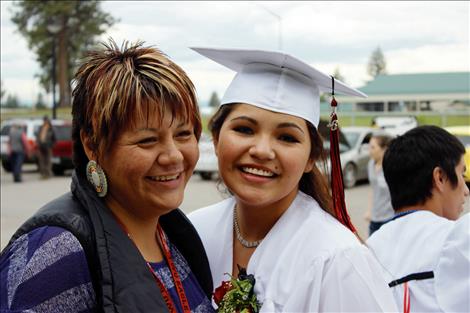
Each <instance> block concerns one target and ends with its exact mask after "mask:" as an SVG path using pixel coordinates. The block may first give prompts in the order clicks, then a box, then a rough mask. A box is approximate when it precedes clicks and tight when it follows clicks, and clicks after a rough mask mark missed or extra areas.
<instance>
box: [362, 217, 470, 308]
mask: <svg viewBox="0 0 470 313" xmlns="http://www.w3.org/2000/svg"><path fill="white" fill-rule="evenodd" d="M454 225H455V222H454V221H450V220H448V219H445V218H443V217H440V216H438V215H436V214H434V213H432V212H430V211H417V212H413V213H411V214H408V215H405V216H402V217H399V218H397V219H395V220H393V221H390V222H388V223H387V224H385V225H383V226H382V227H381V228H380V229H379V230H378V231H376V232H375V233H374V234H373V235H372V236H371V237H370V238H369V239H368V240H367V245H368V246H369V247H370V249H371V250H372V251H373V253H374V254H375V256H376V257H377V259H378V260H379V263H381V265H382V266H383V269H384V271H385V272H384V275H385V276H386V278H387V279H388V282H390V281H392V280H395V279H399V278H402V277H404V276H407V275H410V274H414V273H420V272H428V271H433V272H434V278H430V279H425V280H411V281H409V282H408V287H409V292H410V311H411V312H454V311H455V310H454V309H451V310H447V309H446V308H445V307H446V306H447V307H453V306H452V305H449V303H452V304H454V303H456V301H457V302H458V301H460V302H461V303H462V302H467V304H468V299H469V296H470V294H468V293H467V295H466V296H465V297H464V298H465V299H466V300H463V299H454V298H453V293H452V292H450V290H447V291H445V292H444V289H445V287H444V286H445V285H449V284H450V285H452V284H453V283H457V282H459V281H460V282H461V283H460V285H459V287H463V285H467V286H468V282H469V281H470V276H469V275H468V272H469V268H468V266H469V263H468V258H469V256H468V249H469V248H468V246H467V248H466V253H467V256H466V257H463V258H466V259H467V263H466V264H464V262H462V265H461V266H460V267H453V268H452V266H451V267H449V264H448V263H446V262H453V261H452V260H453V259H454V257H456V256H458V254H459V253H461V252H463V251H465V249H464V247H462V246H459V245H461V244H459V243H458V242H455V244H456V246H454V247H453V244H452V243H451V242H449V243H447V244H446V241H447V240H448V237H449V234H450V233H451V231H452V229H453V228H454ZM467 225H468V224H467ZM457 237H458V235H457ZM467 244H468V240H467ZM446 246H447V247H448V248H447V249H449V251H446V252H445V253H446V254H447V261H446V260H444V259H442V260H443V262H444V263H443V264H442V265H441V266H444V267H447V272H446V273H445V274H444V275H442V273H441V274H440V275H439V273H438V272H439V271H438V269H437V268H438V264H439V260H440V259H441V253H442V252H443V248H444V247H446ZM460 249H461V250H460ZM450 250H453V251H450ZM459 250H460V251H461V252H459ZM465 266H466V270H465V269H463V268H462V267H465ZM462 275H465V276H462ZM452 279H455V281H454V282H452ZM463 280H465V282H463ZM403 286H404V285H403V284H401V285H398V286H395V287H392V288H391V289H392V290H393V293H394V297H395V301H396V303H397V305H398V307H399V309H400V311H403V296H404V288H403ZM442 287H444V288H442ZM467 288H468V287H467ZM465 290H467V292H468V289H463V290H459V291H457V293H460V292H463V291H465ZM438 293H439V294H438ZM445 303H447V304H445ZM443 304H445V305H443ZM457 312H468V307H467V309H466V310H462V308H460V310H457Z"/></svg>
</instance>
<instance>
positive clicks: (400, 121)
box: [373, 116, 418, 136]
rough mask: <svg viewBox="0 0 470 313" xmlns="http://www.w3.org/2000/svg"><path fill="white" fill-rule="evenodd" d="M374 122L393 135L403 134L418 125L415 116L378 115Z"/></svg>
mask: <svg viewBox="0 0 470 313" xmlns="http://www.w3.org/2000/svg"><path fill="white" fill-rule="evenodd" d="M373 123H374V124H375V126H376V127H378V128H380V129H383V130H384V131H386V132H387V133H389V134H391V135H393V136H398V135H403V134H404V133H406V132H407V131H409V130H410V129H412V128H415V127H417V126H418V120H417V119H416V117H414V116H377V117H375V118H374V119H373Z"/></svg>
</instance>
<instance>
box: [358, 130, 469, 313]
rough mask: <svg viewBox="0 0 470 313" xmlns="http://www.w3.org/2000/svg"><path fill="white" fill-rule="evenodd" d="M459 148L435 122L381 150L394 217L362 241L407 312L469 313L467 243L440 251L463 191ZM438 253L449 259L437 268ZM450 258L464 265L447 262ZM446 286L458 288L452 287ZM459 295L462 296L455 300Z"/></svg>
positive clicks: (446, 243) (447, 244) (447, 242)
mask: <svg viewBox="0 0 470 313" xmlns="http://www.w3.org/2000/svg"><path fill="white" fill-rule="evenodd" d="M464 153H465V147H464V146H463V145H462V143H461V142H460V141H459V140H458V139H457V138H456V137H455V136H453V135H451V134H449V133H448V132H447V131H445V130H444V129H442V128H439V127H437V126H420V127H416V128H414V129H412V130H409V131H408V132H406V133H405V134H403V135H401V136H399V137H397V138H395V139H394V140H393V141H392V142H391V143H390V146H389V148H388V149H387V151H386V152H385V155H384V160H383V171H384V175H385V180H386V181H387V184H388V187H389V189H390V195H391V199H392V206H393V209H394V211H395V216H394V218H393V220H391V221H390V222H387V223H386V224H385V225H383V226H382V227H381V228H380V229H379V230H378V231H376V232H375V233H374V234H373V235H372V236H371V237H370V238H369V239H368V240H367V245H368V246H369V248H370V249H371V251H372V252H373V253H374V254H375V256H376V257H377V259H378V260H379V262H380V263H381V265H382V267H383V270H384V273H385V275H386V277H387V279H388V282H389V286H390V287H391V288H392V291H393V293H394V296H395V301H396V303H397V305H398V306H399V307H400V308H403V309H402V311H403V312H405V313H408V312H470V307H469V305H468V304H469V301H468V295H469V294H470V288H469V282H470V280H469V275H468V272H469V263H468V260H469V259H470V251H469V247H468V246H467V247H465V248H463V249H452V248H451V249H450V250H449V249H447V248H446V247H452V246H453V245H454V244H453V243H452V242H451V241H453V239H452V238H453V237H454V236H453V235H452V236H451V235H450V234H451V233H452V231H453V229H454V227H455V220H457V219H458V218H459V216H460V214H461V213H462V211H463V206H464V204H465V200H466V197H468V195H469V190H468V187H467V185H466V184H465V180H464V174H465V162H464ZM467 220H468V219H467ZM465 225H467V226H468V223H467V224H465ZM467 232H468V230H467ZM446 250H447V252H445V251H446ZM452 251H453V252H452ZM454 252H455V254H454V255H452V253H454ZM443 253H445V254H446V257H445V258H446V260H447V261H445V262H447V264H446V265H445V264H444V267H443V268H446V272H442V273H441V272H440V266H439V264H440V263H441V261H443V259H441V254H443ZM461 253H463V255H461ZM462 258H463V259H464V260H465V259H466V262H467V263H465V261H464V263H461V260H460V259H462ZM453 259H455V260H456V261H458V262H459V263H460V264H463V266H457V265H456V266H453V265H455V263H454V261H453ZM448 262H450V264H449V263H448ZM453 263H454V264H453ZM465 267H466V271H463V272H462V271H461V269H462V268H465ZM443 273H445V274H444V275H442V274H443ZM451 285H453V286H458V287H459V288H463V290H459V291H457V292H455V288H448V286H451ZM458 294H461V295H463V298H465V299H459V298H458V297H457V298H455V297H454V296H455V295H458Z"/></svg>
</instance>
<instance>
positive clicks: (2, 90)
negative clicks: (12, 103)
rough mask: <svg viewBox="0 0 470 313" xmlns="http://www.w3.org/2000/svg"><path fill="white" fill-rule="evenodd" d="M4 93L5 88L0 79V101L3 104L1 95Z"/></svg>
mask: <svg viewBox="0 0 470 313" xmlns="http://www.w3.org/2000/svg"><path fill="white" fill-rule="evenodd" d="M4 95H5V89H4V88H3V80H0V103H1V104H2V106H3V96H4Z"/></svg>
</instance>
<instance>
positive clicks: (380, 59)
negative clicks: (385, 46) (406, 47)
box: [367, 47, 387, 77]
mask: <svg viewBox="0 0 470 313" xmlns="http://www.w3.org/2000/svg"><path fill="white" fill-rule="evenodd" d="M386 68H387V64H386V62H385V56H384V54H383V53H382V50H381V49H380V47H377V49H375V50H374V51H373V52H372V55H371V56H370V59H369V63H368V64H367V73H368V74H369V75H370V76H372V77H376V76H377V75H384V74H387V69H386Z"/></svg>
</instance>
